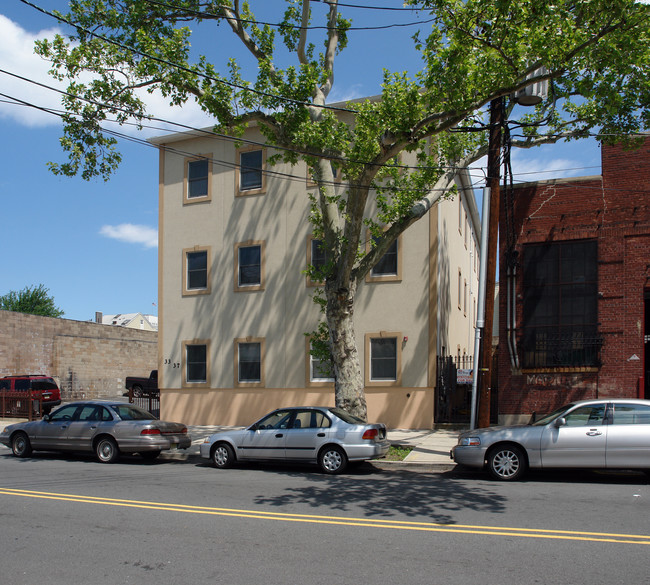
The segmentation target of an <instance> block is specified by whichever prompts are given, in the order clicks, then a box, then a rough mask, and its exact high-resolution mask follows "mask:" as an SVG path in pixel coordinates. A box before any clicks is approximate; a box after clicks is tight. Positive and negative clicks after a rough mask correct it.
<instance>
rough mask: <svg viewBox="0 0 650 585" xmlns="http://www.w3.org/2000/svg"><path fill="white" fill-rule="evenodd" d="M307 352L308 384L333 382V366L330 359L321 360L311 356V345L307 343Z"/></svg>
mask: <svg viewBox="0 0 650 585" xmlns="http://www.w3.org/2000/svg"><path fill="white" fill-rule="evenodd" d="M307 351H308V353H309V381H310V382H321V383H322V382H325V383H333V382H334V365H333V364H332V360H331V359H327V360H325V359H321V358H319V357H315V356H313V355H312V354H311V351H312V345H311V343H308V345H307Z"/></svg>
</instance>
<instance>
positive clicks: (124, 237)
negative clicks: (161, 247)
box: [99, 223, 158, 248]
mask: <svg viewBox="0 0 650 585" xmlns="http://www.w3.org/2000/svg"><path fill="white" fill-rule="evenodd" d="M99 233H100V234H101V235H102V236H106V237H107V238H112V239H114V240H119V241H120V242H126V243H127V244H143V245H144V247H145V248H155V247H157V246H158V230H156V229H155V228H152V227H149V226H146V225H135V224H132V223H122V224H120V225H105V226H102V228H101V229H100V230H99Z"/></svg>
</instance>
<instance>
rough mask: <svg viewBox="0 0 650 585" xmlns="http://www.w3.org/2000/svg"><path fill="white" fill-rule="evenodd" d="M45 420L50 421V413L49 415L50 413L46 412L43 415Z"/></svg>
mask: <svg viewBox="0 0 650 585" xmlns="http://www.w3.org/2000/svg"><path fill="white" fill-rule="evenodd" d="M43 420H44V421H45V422H50V415H49V414H44V415H43Z"/></svg>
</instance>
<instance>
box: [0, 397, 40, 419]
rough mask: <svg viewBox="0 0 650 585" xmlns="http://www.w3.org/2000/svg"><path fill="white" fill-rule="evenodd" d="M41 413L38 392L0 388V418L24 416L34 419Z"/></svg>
mask: <svg viewBox="0 0 650 585" xmlns="http://www.w3.org/2000/svg"><path fill="white" fill-rule="evenodd" d="M42 414H44V413H43V402H42V397H41V396H40V394H34V393H32V392H10V391H8V390H0V418H26V419H29V420H35V419H37V418H39V417H40V416H41V415H42Z"/></svg>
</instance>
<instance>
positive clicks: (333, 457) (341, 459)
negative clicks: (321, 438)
mask: <svg viewBox="0 0 650 585" xmlns="http://www.w3.org/2000/svg"><path fill="white" fill-rule="evenodd" d="M318 464H319V465H320V468H321V469H322V470H323V471H324V472H325V473H329V474H331V475H334V474H337V473H341V472H342V471H343V470H344V469H345V467H346V466H347V464H348V458H347V455H346V454H345V451H343V449H341V448H340V447H337V446H336V445H329V446H327V447H325V448H324V449H323V450H322V451H321V452H320V453H319V454H318Z"/></svg>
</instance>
